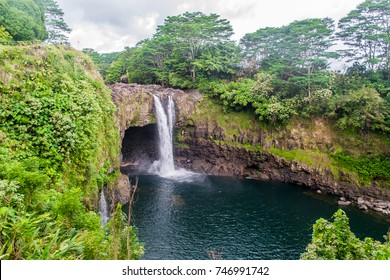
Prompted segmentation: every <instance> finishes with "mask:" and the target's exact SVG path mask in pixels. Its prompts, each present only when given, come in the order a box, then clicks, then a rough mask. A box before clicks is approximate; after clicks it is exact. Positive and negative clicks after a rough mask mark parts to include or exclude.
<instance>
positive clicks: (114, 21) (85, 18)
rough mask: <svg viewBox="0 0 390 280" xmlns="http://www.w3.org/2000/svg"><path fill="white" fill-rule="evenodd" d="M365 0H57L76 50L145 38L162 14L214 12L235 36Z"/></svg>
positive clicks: (336, 13)
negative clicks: (69, 28) (229, 25)
mask: <svg viewBox="0 0 390 280" xmlns="http://www.w3.org/2000/svg"><path fill="white" fill-rule="evenodd" d="M363 1H364V0H160V1H159V0H154V1H153V0H57V2H58V4H59V5H60V7H61V8H62V10H63V11H64V13H65V17H64V18H65V21H66V22H67V23H68V25H69V26H70V27H71V28H72V32H71V33H70V36H69V38H70V42H71V44H72V46H73V47H75V48H78V49H83V48H93V49H95V50H97V51H98V52H112V51H121V50H123V48H124V47H125V46H129V47H132V46H134V45H135V44H136V43H137V42H139V41H140V40H142V39H146V38H150V37H151V36H152V35H153V34H154V33H155V31H156V27H157V25H161V24H163V22H164V19H165V18H166V17H167V16H174V15H179V14H182V13H185V12H187V11H188V12H197V11H200V12H203V13H206V14H209V13H216V14H218V15H220V16H221V18H224V19H227V20H229V21H230V23H231V25H232V26H233V30H234V32H235V34H234V36H233V39H234V40H237V41H238V40H239V39H240V38H241V37H242V36H244V35H245V34H246V33H250V32H254V31H256V30H257V29H259V28H263V27H271V26H282V25H286V24H289V23H291V22H292V21H294V20H301V19H306V18H315V17H331V18H333V19H334V20H336V21H337V20H338V19H340V18H341V17H344V16H346V15H347V14H348V12H349V11H351V10H353V9H354V8H355V7H356V6H357V5H358V4H360V3H361V2H363Z"/></svg>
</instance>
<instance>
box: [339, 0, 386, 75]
mask: <svg viewBox="0 0 390 280" xmlns="http://www.w3.org/2000/svg"><path fill="white" fill-rule="evenodd" d="M389 22H390V2H389V1H388V0H366V1H364V2H363V3H361V4H360V5H358V6H357V8H356V9H354V10H352V11H351V12H350V13H349V14H348V15H347V16H346V17H344V18H342V19H341V20H340V22H339V26H338V27H339V29H340V32H338V37H339V38H340V39H341V40H342V41H343V42H344V44H345V45H346V46H347V49H345V50H342V52H343V55H344V57H346V58H348V59H349V61H355V62H360V63H362V64H364V65H366V66H367V68H369V69H370V70H375V69H387V70H389V69H390V24H389Z"/></svg>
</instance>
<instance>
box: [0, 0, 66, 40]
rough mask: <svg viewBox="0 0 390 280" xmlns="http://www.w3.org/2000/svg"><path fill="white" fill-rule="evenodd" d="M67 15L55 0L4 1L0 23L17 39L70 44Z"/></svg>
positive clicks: (0, 12) (2, 1)
mask: <svg viewBox="0 0 390 280" xmlns="http://www.w3.org/2000/svg"><path fill="white" fill-rule="evenodd" d="M63 15H64V13H63V11H62V10H61V8H60V7H59V6H58V4H57V2H56V1H54V0H0V26H2V27H3V28H4V30H5V31H6V32H7V33H8V34H9V35H10V36H11V38H12V39H13V40H14V41H45V42H47V43H50V44H64V43H65V44H67V43H68V37H67V35H66V34H68V33H69V32H70V28H69V27H68V25H67V24H66V23H65V21H64V19H63ZM7 40H9V38H8V39H7Z"/></svg>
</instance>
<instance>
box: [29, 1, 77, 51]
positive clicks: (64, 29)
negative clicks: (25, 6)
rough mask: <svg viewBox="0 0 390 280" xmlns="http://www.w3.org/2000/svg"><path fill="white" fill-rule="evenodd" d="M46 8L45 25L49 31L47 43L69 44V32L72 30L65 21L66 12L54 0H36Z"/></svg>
mask: <svg viewBox="0 0 390 280" xmlns="http://www.w3.org/2000/svg"><path fill="white" fill-rule="evenodd" d="M35 1H37V2H40V3H42V5H43V7H44V10H45V27H46V30H47V32H48V38H47V39H46V43H49V44H69V38H68V34H69V33H70V32H71V31H72V30H71V29H70V28H69V26H68V24H67V23H66V22H65V21H64V12H63V11H62V9H61V8H60V6H59V5H58V3H57V2H56V1H54V0H35Z"/></svg>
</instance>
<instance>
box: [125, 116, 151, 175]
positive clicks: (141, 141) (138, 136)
mask: <svg viewBox="0 0 390 280" xmlns="http://www.w3.org/2000/svg"><path fill="white" fill-rule="evenodd" d="M155 160H158V130H157V124H148V125H145V126H142V127H129V128H128V129H126V131H125V136H124V138H123V140H122V163H121V171H122V173H128V172H130V171H132V170H133V171H141V172H142V171H147V170H148V169H149V166H150V165H151V163H153V161H155Z"/></svg>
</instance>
